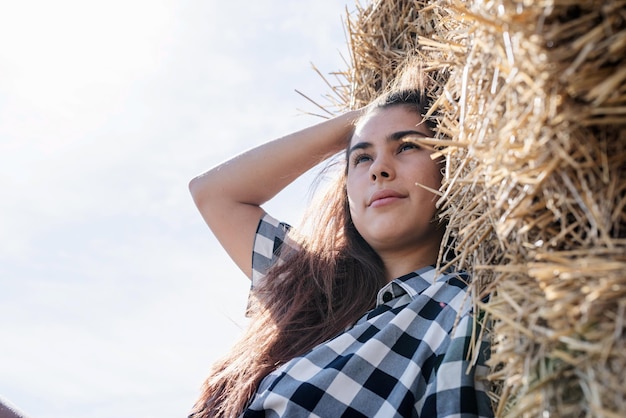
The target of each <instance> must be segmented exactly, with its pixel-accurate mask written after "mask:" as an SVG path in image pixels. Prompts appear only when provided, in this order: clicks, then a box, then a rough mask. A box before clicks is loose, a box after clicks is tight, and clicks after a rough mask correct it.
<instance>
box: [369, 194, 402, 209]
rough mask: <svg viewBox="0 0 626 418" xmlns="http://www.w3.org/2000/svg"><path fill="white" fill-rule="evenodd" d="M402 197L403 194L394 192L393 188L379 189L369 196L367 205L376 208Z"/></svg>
mask: <svg viewBox="0 0 626 418" xmlns="http://www.w3.org/2000/svg"><path fill="white" fill-rule="evenodd" d="M404 197H405V196H404V195H402V194H401V193H398V192H396V191H395V190H379V191H377V192H375V193H374V194H373V195H372V196H371V197H370V201H369V204H368V206H370V207H372V208H377V207H380V206H385V205H388V204H391V203H394V202H396V201H397V200H400V199H402V198H404Z"/></svg>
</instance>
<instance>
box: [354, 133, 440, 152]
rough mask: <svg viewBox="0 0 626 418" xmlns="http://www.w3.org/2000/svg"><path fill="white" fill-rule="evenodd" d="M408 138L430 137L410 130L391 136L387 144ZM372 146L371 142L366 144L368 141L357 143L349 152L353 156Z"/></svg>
mask: <svg viewBox="0 0 626 418" xmlns="http://www.w3.org/2000/svg"><path fill="white" fill-rule="evenodd" d="M407 136H421V137H422V138H429V136H428V135H427V134H425V133H424V132H420V131H414V130H408V131H398V132H394V133H392V134H390V135H389V136H387V142H397V141H400V140H402V139H403V138H405V137H407ZM371 146H372V143H371V142H366V141H363V142H357V143H356V144H354V145H353V146H352V147H350V149H349V150H348V155H350V154H352V152H353V151H356V150H358V149H367V148H370V147H371Z"/></svg>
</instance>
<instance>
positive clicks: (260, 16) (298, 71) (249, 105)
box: [0, 0, 353, 418]
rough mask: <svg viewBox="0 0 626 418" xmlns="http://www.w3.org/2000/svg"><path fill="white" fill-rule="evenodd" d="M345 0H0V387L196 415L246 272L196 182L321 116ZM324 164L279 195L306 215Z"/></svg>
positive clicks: (32, 406) (156, 413) (106, 410)
mask: <svg viewBox="0 0 626 418" xmlns="http://www.w3.org/2000/svg"><path fill="white" fill-rule="evenodd" d="M352 5H353V3H349V2H347V1H346V0H256V1H249V2H225V1H217V0H150V1H148V0H108V1H106V2H104V1H84V0H74V1H72V0H56V1H54V2H51V1H47V0H24V1H2V2H1V3H0V191H1V193H2V195H1V196H0V237H1V239H0V397H3V398H5V399H8V400H10V401H11V402H12V403H13V404H15V405H17V406H18V407H19V408H20V409H21V410H22V411H23V412H25V413H26V414H27V415H29V416H30V417H33V418H79V417H80V418H104V417H106V418H111V417H116V418H124V417H142V418H144V417H145V418H152V417H154V418H160V417H175V416H180V417H183V416H186V415H187V413H188V411H189V409H190V408H191V406H192V404H193V402H194V401H195V399H196V397H197V396H198V394H199V388H200V385H201V383H202V381H203V380H204V378H205V377H206V376H207V371H208V368H209V366H210V364H211V363H212V362H213V361H215V360H216V359H217V358H219V357H220V356H221V355H223V354H224V353H225V352H226V351H227V350H228V348H229V347H230V345H231V344H233V342H234V341H235V339H236V338H237V336H238V335H240V333H241V330H242V328H243V327H245V318H244V316H243V312H244V308H245V305H246V300H247V292H248V287H249V282H248V280H247V278H246V277H245V276H244V275H243V273H241V272H240V271H239V270H237V268H236V267H235V265H234V263H233V262H232V261H231V260H230V259H229V258H228V256H227V255H226V253H225V252H224V251H223V250H222V248H221V247H220V246H219V245H218V243H217V241H216V239H215V238H214V237H213V236H212V234H211V233H210V231H209V229H208V227H207V226H206V225H205V224H204V223H203V221H202V219H201V217H200V215H199V213H198V212H197V210H196V208H195V206H194V205H193V201H192V199H191V196H190V194H189V191H188V183H189V180H190V179H191V178H192V177H194V176H195V175H197V174H199V173H201V172H203V171H205V170H207V169H209V168H211V167H212V166H214V165H216V164H218V163H220V162H221V161H223V160H225V159H227V158H229V157H231V156H234V155H235V154H238V153H240V152H243V151H245V150H246V149H249V148H250V147H253V146H255V145H258V144H261V143H263V142H266V141H268V140H271V139H273V138H277V137H280V136H283V135H285V134H287V133H289V132H292V131H294V130H296V129H300V128H303V127H305V126H308V125H311V124H313V123H316V122H319V121H320V119H319V117H314V116H311V115H309V114H306V112H307V111H309V112H316V111H317V109H316V108H315V106H313V105H312V104H311V103H309V102H308V101H307V100H306V99H304V98H303V97H302V96H300V95H298V94H297V93H296V92H295V90H299V91H302V92H304V93H305V94H306V95H307V96H310V97H311V98H313V99H316V100H318V99H319V101H320V102H321V103H325V99H324V97H323V96H324V95H325V94H327V93H328V92H329V88H328V87H327V86H326V85H325V84H324V82H323V80H322V79H321V77H320V76H319V75H318V74H316V73H315V71H313V69H312V66H311V63H313V64H315V65H316V66H317V67H318V68H319V69H320V70H321V72H322V73H324V74H328V73H330V72H333V71H336V70H344V69H345V68H346V65H347V64H346V63H345V61H344V60H345V59H346V58H347V52H346V51H347V42H346V38H345V33H344V27H343V23H342V22H343V19H344V18H345V14H346V7H348V9H350V8H351V6H352ZM313 175H314V173H309V174H307V175H306V176H305V177H304V178H303V179H301V180H298V181H296V182H295V183H294V184H293V185H291V186H289V187H288V188H287V189H286V190H285V191H284V192H283V193H281V194H280V195H279V196H277V197H276V198H275V199H274V200H273V201H271V202H270V203H268V205H267V206H266V210H268V211H269V212H270V213H272V214H273V215H274V216H276V217H278V218H280V219H281V220H285V221H287V222H290V223H292V224H297V223H298V220H299V217H300V216H301V213H302V210H303V207H304V205H305V202H306V200H307V199H308V197H309V192H310V190H309V183H310V182H311V179H312V178H313Z"/></svg>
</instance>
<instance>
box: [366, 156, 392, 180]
mask: <svg viewBox="0 0 626 418" xmlns="http://www.w3.org/2000/svg"><path fill="white" fill-rule="evenodd" d="M370 175H371V178H372V181H376V180H383V179H384V180H390V179H391V178H392V177H393V176H394V175H395V172H394V170H393V167H392V166H391V164H389V163H388V162H387V161H386V160H385V159H377V160H376V161H374V163H373V164H372V165H371V167H370Z"/></svg>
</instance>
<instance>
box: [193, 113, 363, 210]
mask: <svg viewBox="0 0 626 418" xmlns="http://www.w3.org/2000/svg"><path fill="white" fill-rule="evenodd" d="M357 116H358V112H356V111H354V112H349V113H346V114H343V115H341V116H338V117H335V118H333V119H329V120H326V121H324V122H322V123H320V124H317V125H314V126H312V127H309V128H306V129H303V130H301V131H298V132H295V133H292V134H290V135H287V136H284V137H282V138H279V139H276V140H274V141H271V142H268V143H265V144H263V145H260V146H258V147H256V148H253V149H251V150H249V151H246V152H244V153H243V154H240V155H238V156H236V157H234V158H232V159H230V160H228V161H226V162H224V163H222V164H220V165H218V166H216V167H214V168H212V169H210V170H209V171H207V172H206V173H204V174H201V175H200V176H198V177H196V178H194V179H193V180H192V181H191V183H190V189H191V193H192V195H193V198H194V200H195V201H196V204H198V203H199V204H202V202H203V201H206V200H213V199H218V200H221V201H224V200H229V201H233V202H239V203H243V204H248V205H257V206H258V205H261V204H263V203H265V202H266V201H268V200H269V199H271V198H272V197H274V196H275V195H276V194H277V193H278V192H280V191H281V190H282V189H284V188H285V187H286V186H287V185H289V184H290V183H291V182H292V181H294V180H295V179H296V178H297V177H299V176H300V175H302V174H303V173H304V172H306V171H307V170H309V169H310V168H312V167H314V166H315V165H316V164H318V163H320V162H321V161H323V160H325V159H327V158H328V157H330V156H332V155H333V154H336V153H337V152H340V151H342V150H343V149H345V146H346V144H347V141H348V136H349V134H350V133H351V132H352V128H353V123H354V120H355V118H356V117H357ZM216 204H219V202H216Z"/></svg>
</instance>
